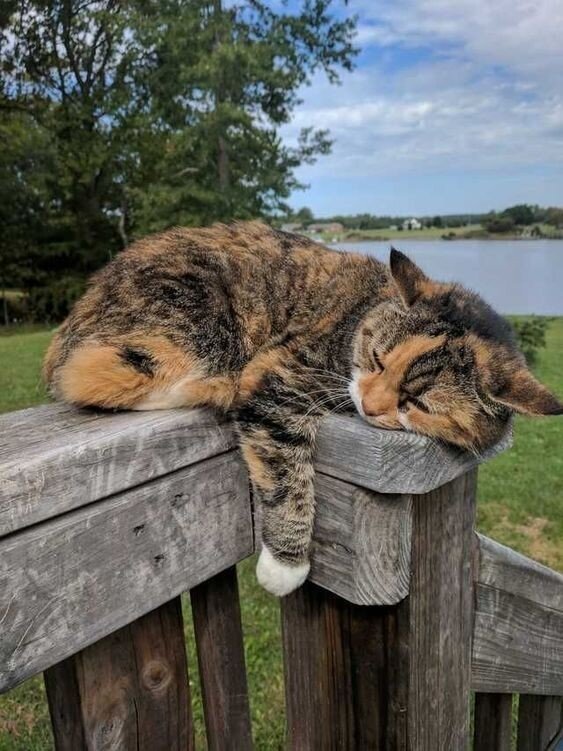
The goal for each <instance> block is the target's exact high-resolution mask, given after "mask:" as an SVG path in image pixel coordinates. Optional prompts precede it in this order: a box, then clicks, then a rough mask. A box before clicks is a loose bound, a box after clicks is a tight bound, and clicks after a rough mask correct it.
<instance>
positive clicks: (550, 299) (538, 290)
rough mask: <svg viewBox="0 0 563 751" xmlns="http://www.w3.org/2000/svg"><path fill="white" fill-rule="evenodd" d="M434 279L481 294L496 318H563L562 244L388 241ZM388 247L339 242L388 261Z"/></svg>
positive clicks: (476, 241)
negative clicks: (501, 315)
mask: <svg viewBox="0 0 563 751" xmlns="http://www.w3.org/2000/svg"><path fill="white" fill-rule="evenodd" d="M392 244H393V245H394V247H396V248H398V249H399V250H402V251H403V252H405V253H406V254H407V255H409V256H410V257H411V258H412V259H413V260H414V261H416V263H418V264H419V265H420V266H421V267H422V268H423V269H424V271H425V272H426V273H427V274H428V275H429V276H430V277H432V278H434V279H437V280H441V281H457V282H461V283H462V284H464V285H465V286H466V287H470V288H471V289H474V290H475V291H476V292H479V294H481V295H482V296H483V297H484V298H485V300H487V302H489V303H490V304H491V305H492V306H493V307H494V308H496V309H497V310H498V311H499V312H500V313H505V314H508V313H526V314H529V313H536V314H538V315H563V240H516V241H505V240H453V241H451V242H447V241H444V240H410V239H406V240H405V241H404V242H403V241H402V240H401V239H400V238H399V239H395V240H393V241H392ZM390 245H391V242H389V241H385V242H379V241H377V242H360V243H338V244H337V246H335V247H338V248H341V249H343V250H356V251H359V252H360V253H366V254H369V255H373V256H376V258H379V259H380V260H382V261H385V262H387V261H388V260H389V248H390Z"/></svg>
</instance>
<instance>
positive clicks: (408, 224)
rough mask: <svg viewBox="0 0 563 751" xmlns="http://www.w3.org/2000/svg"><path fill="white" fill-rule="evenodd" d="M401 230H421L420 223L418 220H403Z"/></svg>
mask: <svg viewBox="0 0 563 751" xmlns="http://www.w3.org/2000/svg"><path fill="white" fill-rule="evenodd" d="M403 229H404V230H408V229H422V223H421V222H419V221H418V219H414V218H413V219H405V221H404V222H403Z"/></svg>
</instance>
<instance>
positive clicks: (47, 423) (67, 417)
mask: <svg viewBox="0 0 563 751" xmlns="http://www.w3.org/2000/svg"><path fill="white" fill-rule="evenodd" d="M0 440H1V443H0V477H1V478H2V483H1V484H0V536H1V535H5V534H8V533H10V532H13V531H15V530H18V529H22V528H23V527H26V526H29V525H31V524H35V523H37V522H38V521H41V520H44V519H47V518H50V517H53V516H56V515H58V514H61V513H63V512H65V511H68V510H70V509H73V508H78V507H80V506H83V505H86V504H88V503H91V502H92V501H95V500H99V499H101V498H105V497H108V496H109V495H111V494H112V493H117V492H120V491H122V490H125V489H126V488H129V487H132V486H134V485H137V484H140V483H142V482H145V481H147V480H150V479H154V478H155V477H157V476H161V475H164V474H166V473H167V472H171V471H174V470H176V469H179V468H180V467H184V466H188V465H189V464H192V463H195V462H197V461H201V460H202V459H205V458H208V457H210V456H214V455H216V454H219V453H221V452H224V451H227V450H229V449H231V448H232V447H233V446H234V444H235V438H234V433H233V430H232V428H231V426H230V425H229V424H228V423H226V422H224V421H222V418H219V417H218V416H217V415H216V414H215V413H213V412H212V411H209V410H170V411H155V412H118V413H107V412H101V411H94V410H77V409H74V408H72V407H69V406H66V405H61V404H54V405H47V406H44V407H36V408H33V409H29V410H22V411H20V412H12V413H8V414H7V415H2V416H0ZM508 443H509V437H508V436H507V438H506V440H505V441H504V442H503V443H502V445H499V446H497V447H496V448H495V449H494V450H492V451H491V452H489V453H490V454H491V455H494V454H495V453H498V452H499V451H501V450H502V449H503V448H504V447H505V446H506V445H508ZM485 458H486V457H485ZM476 463H477V460H476V459H475V457H474V456H473V455H472V454H469V453H467V452H463V451H461V450H459V449H455V448H452V447H447V446H445V445H442V444H439V443H435V442H433V441H431V440H430V439H427V438H424V437H422V436H416V435H414V434H413V433H406V432H396V431H386V430H379V429H377V428H373V427H371V426H369V425H368V424H367V423H365V422H363V421H362V420H361V419H360V418H354V417H346V416H332V417H329V418H327V419H326V420H325V421H324V422H323V424H322V427H321V430H320V434H319V441H318V451H317V468H318V469H319V471H321V472H323V473H324V474H328V475H330V476H335V477H340V478H341V479H344V480H348V481H350V482H353V483H354V484H356V485H359V486H362V487H366V488H370V489H372V490H376V491H379V492H385V493H413V492H416V493H421V492H426V491H427V490H430V489H431V488H434V487H437V486H438V485H440V484H443V483H444V482H446V481H448V480H450V479H452V478H453V477H456V476H458V475H459V474H461V473H463V472H464V471H466V470H467V469H468V468H470V467H473V466H475V464H476Z"/></svg>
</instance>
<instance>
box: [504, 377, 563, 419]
mask: <svg viewBox="0 0 563 751" xmlns="http://www.w3.org/2000/svg"><path fill="white" fill-rule="evenodd" d="M493 399H494V401H496V402H500V403H501V404H504V405H505V406H506V407H509V408H510V409H512V410H514V411H515V412H521V413H522V414H525V415H563V404H561V402H560V401H559V400H558V399H557V398H556V397H555V396H554V395H553V394H552V393H551V392H550V391H548V390H547V389H546V388H545V386H542V384H541V383H540V382H539V381H537V380H536V379H535V378H534V376H533V375H532V374H531V373H530V371H529V370H528V369H527V368H520V369H519V370H517V371H516V372H515V373H514V374H513V375H512V376H511V377H510V380H509V381H507V382H506V384H505V385H504V386H503V388H502V389H501V391H500V392H498V393H496V394H494V395H493Z"/></svg>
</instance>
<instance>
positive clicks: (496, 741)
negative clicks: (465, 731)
mask: <svg viewBox="0 0 563 751" xmlns="http://www.w3.org/2000/svg"><path fill="white" fill-rule="evenodd" d="M511 748H512V694H476V695H475V736H474V744H473V751H510V749H511Z"/></svg>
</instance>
